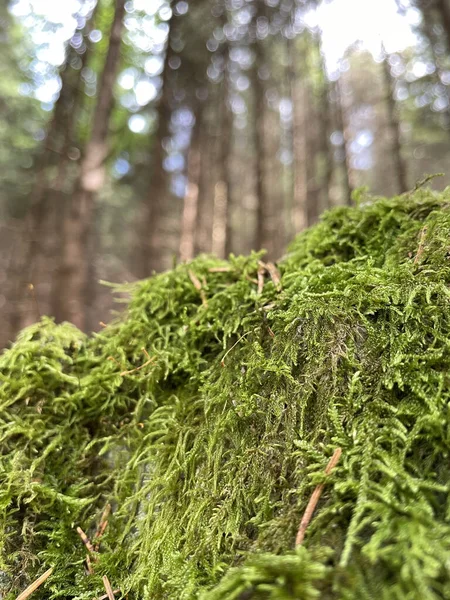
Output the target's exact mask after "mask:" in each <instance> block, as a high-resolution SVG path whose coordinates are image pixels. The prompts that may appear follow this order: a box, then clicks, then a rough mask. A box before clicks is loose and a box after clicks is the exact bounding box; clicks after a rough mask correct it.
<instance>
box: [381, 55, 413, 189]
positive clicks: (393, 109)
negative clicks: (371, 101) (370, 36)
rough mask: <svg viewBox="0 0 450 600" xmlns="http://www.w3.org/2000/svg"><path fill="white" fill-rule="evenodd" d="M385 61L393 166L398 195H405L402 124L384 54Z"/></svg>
mask: <svg viewBox="0 0 450 600" xmlns="http://www.w3.org/2000/svg"><path fill="white" fill-rule="evenodd" d="M384 54H385V55H384V59H383V61H382V63H381V65H382V69H383V78H384V85H385V101H386V111H387V121H388V130H389V137H390V143H391V153H392V165H393V168H394V177H395V181H396V185H397V193H398V194H403V193H404V192H406V191H408V182H407V176H406V164H405V162H404V160H403V158H402V144H401V134H400V123H399V120H398V117H397V106H396V102H395V98H394V86H395V83H394V80H393V78H392V75H391V70H390V66H389V62H388V58H389V57H388V55H387V54H386V53H384Z"/></svg>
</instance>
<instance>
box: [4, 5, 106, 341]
mask: <svg viewBox="0 0 450 600" xmlns="http://www.w3.org/2000/svg"><path fill="white" fill-rule="evenodd" d="M95 10H96V7H94V9H93V11H92V13H91V14H90V15H88V17H87V18H86V23H85V27H84V29H83V31H82V35H83V39H84V42H83V44H84V48H83V50H84V52H82V53H80V46H79V44H77V48H75V47H74V45H72V44H71V42H69V44H68V46H67V49H66V58H65V61H64V64H63V66H62V68H61V70H60V78H61V90H60V94H59V97H58V99H57V101H56V102H55V107H54V110H53V114H52V117H51V119H50V122H49V124H48V127H47V131H46V136H45V140H44V142H43V146H42V148H41V149H40V152H39V154H38V155H37V157H36V163H35V171H36V179H35V184H34V187H33V189H32V191H31V196H30V207H29V209H28V212H27V215H26V217H25V223H24V231H23V232H22V234H21V239H20V240H19V243H18V246H17V250H16V252H15V255H14V257H13V260H12V261H11V263H10V271H9V273H8V279H9V281H11V282H12V284H13V290H14V291H13V292H12V295H13V299H12V300H13V301H14V303H15V306H16V310H14V311H13V312H12V313H11V315H10V323H9V330H10V334H9V335H10V337H13V336H14V335H15V333H16V332H17V331H18V330H20V329H22V328H23V327H25V326H27V325H29V324H31V323H32V322H34V321H36V320H37V319H39V318H40V316H41V314H53V310H52V309H53V305H52V284H53V281H54V271H55V269H56V264H55V261H56V260H57V256H58V249H59V241H60V223H61V218H62V207H63V205H64V198H63V197H62V188H63V186H64V183H65V178H66V174H67V173H66V172H67V166H68V163H69V160H70V159H69V156H68V154H69V150H70V146H71V144H72V143H73V140H74V137H75V133H74V129H75V122H76V115H77V109H78V101H79V98H80V96H81V73H82V70H83V68H84V66H85V65H86V63H87V59H88V56H89V51H88V50H89V43H88V36H89V33H90V32H91V31H92V29H93V27H94V25H93V19H94V13H95ZM76 33H77V34H78V35H79V32H76ZM52 171H53V173H52Z"/></svg>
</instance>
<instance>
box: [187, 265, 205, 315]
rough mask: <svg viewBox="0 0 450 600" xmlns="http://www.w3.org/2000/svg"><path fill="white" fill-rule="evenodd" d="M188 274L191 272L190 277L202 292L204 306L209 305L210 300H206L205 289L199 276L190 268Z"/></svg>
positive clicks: (196, 287)
mask: <svg viewBox="0 0 450 600" xmlns="http://www.w3.org/2000/svg"><path fill="white" fill-rule="evenodd" d="M188 274H189V279H190V280H191V281H192V284H193V285H194V287H195V289H196V290H197V291H198V292H200V298H201V299H202V304H203V306H205V307H207V306H208V301H207V300H206V295H205V290H204V289H203V286H202V284H201V282H200V280H199V278H198V277H197V276H196V274H195V273H194V272H193V271H191V270H190V269H189V270H188Z"/></svg>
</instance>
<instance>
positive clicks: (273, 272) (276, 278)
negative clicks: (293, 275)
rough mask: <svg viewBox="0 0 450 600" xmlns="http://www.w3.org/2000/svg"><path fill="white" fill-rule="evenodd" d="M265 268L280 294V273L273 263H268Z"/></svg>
mask: <svg viewBox="0 0 450 600" xmlns="http://www.w3.org/2000/svg"><path fill="white" fill-rule="evenodd" d="M265 268H266V270H267V271H268V273H269V275H270V277H271V278H272V281H273V285H274V286H275V289H276V290H277V291H278V292H279V291H281V275H280V271H279V270H278V269H277V268H276V266H275V265H274V264H273V263H271V262H268V263H266V264H265Z"/></svg>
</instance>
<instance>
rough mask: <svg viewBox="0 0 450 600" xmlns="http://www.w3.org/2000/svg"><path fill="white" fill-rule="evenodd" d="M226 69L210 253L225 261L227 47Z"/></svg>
mask: <svg viewBox="0 0 450 600" xmlns="http://www.w3.org/2000/svg"><path fill="white" fill-rule="evenodd" d="M224 60H225V67H224V73H223V82H222V94H221V104H220V106H221V132H220V147H219V157H218V160H219V180H218V182H217V183H216V187H215V194H214V217H213V244H212V245H213V248H212V249H213V252H214V253H215V254H217V256H220V257H221V258H225V257H227V256H228V254H229V253H230V252H231V250H232V243H233V230H232V221H231V218H232V212H231V211H232V205H231V174H230V161H231V146H232V141H233V114H232V112H231V109H230V105H229V89H230V81H229V74H228V67H229V47H228V44H226V47H225V49H224Z"/></svg>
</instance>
